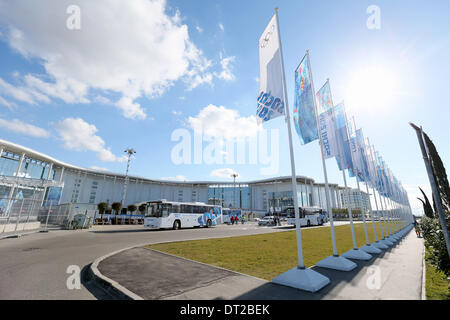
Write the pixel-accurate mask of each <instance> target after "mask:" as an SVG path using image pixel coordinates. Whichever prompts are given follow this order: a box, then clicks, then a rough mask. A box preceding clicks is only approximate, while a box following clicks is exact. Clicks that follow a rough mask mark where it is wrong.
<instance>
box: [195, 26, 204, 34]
mask: <svg viewBox="0 0 450 320" xmlns="http://www.w3.org/2000/svg"><path fill="white" fill-rule="evenodd" d="M195 29H196V30H197V31H198V32H200V33H202V32H203V29H202V28H201V27H200V26H195Z"/></svg>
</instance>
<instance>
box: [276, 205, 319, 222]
mask: <svg viewBox="0 0 450 320" xmlns="http://www.w3.org/2000/svg"><path fill="white" fill-rule="evenodd" d="M282 212H283V213H286V215H287V218H288V219H287V223H288V224H292V225H294V226H295V210H294V207H287V208H286V209H284V210H283V211H282ZM299 213H300V227H305V226H308V227H309V226H319V225H322V224H323V223H324V221H323V217H322V209H321V208H319V207H300V208H299Z"/></svg>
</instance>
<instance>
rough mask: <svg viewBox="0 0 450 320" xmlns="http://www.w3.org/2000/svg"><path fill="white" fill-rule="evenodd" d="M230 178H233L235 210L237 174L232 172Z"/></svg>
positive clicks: (234, 203) (234, 204)
mask: <svg viewBox="0 0 450 320" xmlns="http://www.w3.org/2000/svg"><path fill="white" fill-rule="evenodd" d="M231 176H232V177H233V207H234V208H236V178H237V177H238V174H237V173H236V172H234V173H232V174H231Z"/></svg>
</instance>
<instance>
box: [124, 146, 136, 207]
mask: <svg viewBox="0 0 450 320" xmlns="http://www.w3.org/2000/svg"><path fill="white" fill-rule="evenodd" d="M124 152H125V153H127V154H128V162H127V171H126V172H125V183H124V185H123V192H122V208H123V207H124V206H125V198H126V196H127V186H128V170H129V168H130V161H131V156H132V155H133V154H135V153H136V151H135V150H134V149H133V148H126V149H125V151H124Z"/></svg>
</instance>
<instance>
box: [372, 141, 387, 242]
mask: <svg viewBox="0 0 450 320" xmlns="http://www.w3.org/2000/svg"><path fill="white" fill-rule="evenodd" d="M367 143H368V145H369V146H368V147H369V151H370V158H371V159H370V160H371V162H372V167H373V171H374V173H375V177H374V178H375V180H376V183H375V185H378V172H377V165H376V159H375V153H374V151H373V146H371V145H370V140H369V138H367ZM372 191H373V198H374V199H375V206H376V209H377V213H378V225H379V227H380V233H381V239H380V241H379V243H381V244H383V245H392V242H390V241H388V240H386V239H385V237H384V231H383V225H382V221H381V216H382V211H380V209H379V208H378V202H377V195H376V192H378V190H376V189H375V188H374V187H373V186H372ZM380 205H381V203H380Z"/></svg>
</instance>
